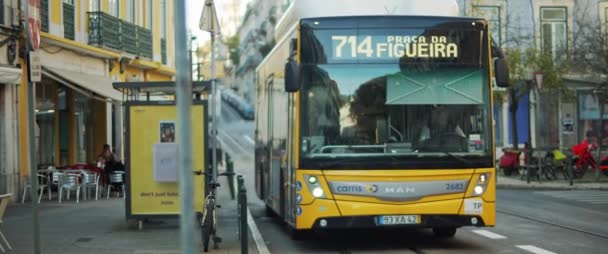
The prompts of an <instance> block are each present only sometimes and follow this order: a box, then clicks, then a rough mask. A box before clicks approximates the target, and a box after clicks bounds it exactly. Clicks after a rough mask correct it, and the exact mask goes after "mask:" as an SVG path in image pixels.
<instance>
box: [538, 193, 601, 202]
mask: <svg viewBox="0 0 608 254" xmlns="http://www.w3.org/2000/svg"><path fill="white" fill-rule="evenodd" d="M534 193H536V194H540V195H545V196H550V197H553V198H559V199H566V200H571V201H578V202H584V203H591V204H597V205H600V204H608V191H601V190H564V191H536V192H534Z"/></svg>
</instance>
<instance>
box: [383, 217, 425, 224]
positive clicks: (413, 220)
mask: <svg viewBox="0 0 608 254" xmlns="http://www.w3.org/2000/svg"><path fill="white" fill-rule="evenodd" d="M408 224H420V216H418V215H383V216H378V225H408Z"/></svg>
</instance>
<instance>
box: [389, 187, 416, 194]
mask: <svg viewBox="0 0 608 254" xmlns="http://www.w3.org/2000/svg"><path fill="white" fill-rule="evenodd" d="M415 192H416V188H414V187H407V186H406V187H401V186H399V187H386V188H384V193H415Z"/></svg>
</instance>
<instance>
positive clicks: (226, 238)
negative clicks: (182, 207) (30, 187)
mask: <svg viewBox="0 0 608 254" xmlns="http://www.w3.org/2000/svg"><path fill="white" fill-rule="evenodd" d="M221 184H222V187H220V188H219V189H218V195H219V197H218V202H219V204H221V205H222V208H220V209H219V213H218V224H219V228H218V234H219V236H220V237H222V238H223V242H222V243H220V244H219V249H210V250H209V252H208V253H240V251H241V250H240V240H239V239H238V234H237V229H238V224H237V223H238V218H237V210H236V209H237V203H236V200H231V199H230V194H229V192H228V188H227V186H228V184H227V183H226V180H225V179H222V180H221ZM224 186H226V187H224ZM39 211H40V213H39V221H40V235H41V242H42V253H45V254H46V253H51V254H54V253H57V254H72V253H74V254H76V253H78V254H80V253H99V254H106V253H107V254H118V253H121V254H122V253H128V254H179V253H181V252H180V251H179V220H178V219H163V220H151V221H148V222H146V223H144V227H143V230H141V231H138V230H137V226H136V223H135V222H134V221H126V220H125V200H124V199H122V198H116V197H114V198H110V199H108V200H106V199H105V198H103V199H100V200H98V201H95V200H92V201H91V200H87V201H83V200H80V203H79V204H76V202H75V199H74V198H73V197H72V199H71V200H70V201H64V202H62V204H59V203H58V202H57V199H56V198H54V199H53V200H52V201H48V200H44V197H43V201H42V203H41V204H40V206H39ZM192 226H193V227H195V231H194V232H195V236H194V238H195V243H197V248H198V250H200V253H203V252H202V244H201V240H200V239H201V237H200V230H199V228H198V225H196V224H195V222H193V223H192ZM2 231H3V232H4V234H5V235H6V237H7V239H8V241H9V242H10V243H11V245H12V247H13V251H10V252H7V253H8V254H17V253H19V254H21V253H23V254H30V253H33V247H32V245H33V236H32V232H33V225H32V211H31V203H30V202H26V204H23V205H22V204H21V203H12V204H9V207H8V209H7V212H6V214H5V217H4V223H3V225H2ZM248 243H249V253H257V249H256V247H255V243H254V241H253V239H252V238H251V234H249V241H248Z"/></svg>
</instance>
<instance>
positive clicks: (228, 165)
mask: <svg viewBox="0 0 608 254" xmlns="http://www.w3.org/2000/svg"><path fill="white" fill-rule="evenodd" d="M227 156H228V154H226V172H228V173H234V163H233V162H232V160H230V159H229V158H228V157H227ZM228 189H229V191H230V198H231V199H232V200H234V175H232V174H230V175H228Z"/></svg>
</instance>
